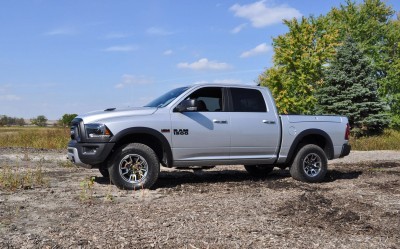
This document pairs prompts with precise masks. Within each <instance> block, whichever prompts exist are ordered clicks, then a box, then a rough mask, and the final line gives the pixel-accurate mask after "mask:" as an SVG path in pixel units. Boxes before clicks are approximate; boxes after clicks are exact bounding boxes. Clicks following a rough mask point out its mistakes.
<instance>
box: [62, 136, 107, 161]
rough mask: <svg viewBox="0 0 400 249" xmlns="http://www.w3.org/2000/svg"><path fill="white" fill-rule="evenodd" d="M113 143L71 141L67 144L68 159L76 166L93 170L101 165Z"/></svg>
mask: <svg viewBox="0 0 400 249" xmlns="http://www.w3.org/2000/svg"><path fill="white" fill-rule="evenodd" d="M114 145H115V144H114V143H78V142H76V141H75V140H71V141H70V142H69V143H68V154H67V156H68V159H69V160H70V161H71V162H72V163H74V164H75V165H77V166H80V167H84V168H93V166H94V165H96V164H100V163H103V162H104V161H105V160H106V159H107V157H108V156H109V155H110V153H111V151H112V149H113V147H114Z"/></svg>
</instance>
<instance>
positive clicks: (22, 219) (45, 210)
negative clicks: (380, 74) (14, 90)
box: [0, 148, 400, 248]
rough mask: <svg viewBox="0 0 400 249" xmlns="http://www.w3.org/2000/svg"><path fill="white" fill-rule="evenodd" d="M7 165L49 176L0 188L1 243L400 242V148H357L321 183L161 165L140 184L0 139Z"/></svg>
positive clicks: (0, 163) (234, 169) (0, 155)
mask: <svg viewBox="0 0 400 249" xmlns="http://www.w3.org/2000/svg"><path fill="white" fill-rule="evenodd" d="M10 166H12V167H18V169H19V170H20V171H22V172H23V171H24V170H25V171H26V170H29V169H31V170H33V169H36V168H37V167H41V169H42V170H43V172H44V173H43V174H44V179H45V180H46V183H45V184H44V185H43V186H37V187H33V188H25V189H17V190H4V189H0V248H400V152H395V151H374V152H353V153H352V154H351V155H350V156H349V157H347V158H344V159H340V160H334V161H330V163H329V172H328V175H327V177H326V181H325V182H323V183H318V184H307V183H302V182H298V181H295V180H293V179H292V178H291V177H290V175H289V172H288V171H287V170H280V169H278V168H276V169H275V170H274V172H273V173H272V174H271V175H270V176H269V177H268V178H266V179H255V178H252V177H251V176H249V175H248V174H247V173H246V171H245V170H244V168H243V167H242V166H220V167H216V168H214V169H211V170H207V171H202V172H193V171H190V170H185V171H177V170H169V169H168V170H165V169H162V172H161V174H160V178H159V180H158V182H157V184H156V186H155V189H154V190H141V189H139V190H136V191H123V190H119V189H117V188H116V187H115V186H113V185H111V184H110V183H109V180H108V179H106V178H104V177H102V176H101V174H100V173H99V172H98V171H97V170H86V169H81V168H76V167H71V165H68V164H67V163H66V160H65V152H59V151H38V150H22V149H4V148H3V149H0V167H3V168H4V167H10ZM0 170H1V169H0ZM91 177H93V181H91V180H90V178H91Z"/></svg>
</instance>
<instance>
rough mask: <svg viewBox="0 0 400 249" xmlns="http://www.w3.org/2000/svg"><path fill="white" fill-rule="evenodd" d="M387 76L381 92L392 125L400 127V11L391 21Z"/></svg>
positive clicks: (383, 81)
mask: <svg viewBox="0 0 400 249" xmlns="http://www.w3.org/2000/svg"><path fill="white" fill-rule="evenodd" d="M389 26H390V28H389V30H388V34H387V36H388V45H387V53H388V58H389V59H388V60H387V63H388V64H390V66H389V67H388V70H387V74H386V78H385V79H383V80H382V81H381V82H382V83H381V94H382V95H383V96H384V97H385V99H386V101H387V103H388V105H389V106H390V112H391V115H392V122H391V126H392V127H393V128H396V129H400V13H399V14H398V15H397V19H395V20H391V21H390V22H389Z"/></svg>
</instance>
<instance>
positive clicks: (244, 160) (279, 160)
mask: <svg viewBox="0 0 400 249" xmlns="http://www.w3.org/2000/svg"><path fill="white" fill-rule="evenodd" d="M349 133H350V127H349V124H348V120H347V118H346V117H340V116H304V115H279V114H278V112H277V109H276V106H275V102H274V100H273V98H272V96H271V92H270V91H269V90H268V89H267V88H265V87H260V86H247V85H221V84H198V85H193V86H188V87H180V88H176V89H174V90H171V91H169V92H167V93H166V94H164V95H162V96H161V97H159V98H157V99H155V100H154V101H152V102H150V103H149V104H148V105H146V106H144V107H139V108H129V109H122V110H117V109H115V108H110V109H106V110H104V111H97V112H91V113H88V114H85V115H81V116H78V117H76V118H75V119H74V120H73V121H72V126H71V141H70V142H69V143H68V158H69V159H70V160H71V161H72V162H73V163H75V164H76V165H79V166H83V167H87V168H98V169H99V170H100V172H101V173H102V174H103V176H105V177H110V178H111V181H112V182H113V183H114V184H115V185H116V186H117V187H119V188H122V189H138V188H150V187H152V186H153V185H154V183H155V182H156V181H157V178H158V175H159V172H160V164H161V165H162V166H165V167H175V168H178V169H179V168H185V169H187V168H193V169H207V168H210V167H214V166H215V165H244V167H245V169H246V170H247V171H248V172H249V173H250V174H252V175H254V176H257V177H264V176H266V175H267V174H268V173H270V172H271V171H272V170H273V168H274V167H280V168H286V167H289V168H290V174H291V176H292V177H293V178H295V179H297V180H300V181H306V182H320V181H323V179H324V177H325V174H326V172H327V160H330V159H334V158H338V157H344V156H347V155H348V154H349V153H350V145H349V142H348V141H349Z"/></svg>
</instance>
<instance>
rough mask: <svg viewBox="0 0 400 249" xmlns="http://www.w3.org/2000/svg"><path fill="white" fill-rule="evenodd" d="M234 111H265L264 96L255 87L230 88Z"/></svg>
mask: <svg viewBox="0 0 400 249" xmlns="http://www.w3.org/2000/svg"><path fill="white" fill-rule="evenodd" d="M231 94H232V101H233V111H234V112H266V111H267V107H266V106H265V101H264V98H263V96H262V94H261V92H260V91H258V90H256V89H246V88H231Z"/></svg>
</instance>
